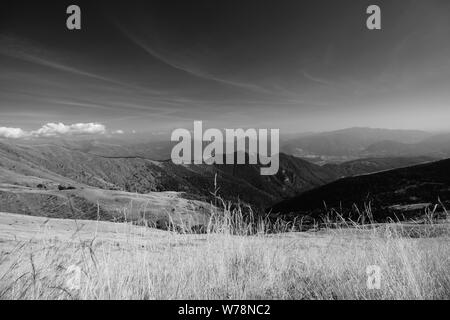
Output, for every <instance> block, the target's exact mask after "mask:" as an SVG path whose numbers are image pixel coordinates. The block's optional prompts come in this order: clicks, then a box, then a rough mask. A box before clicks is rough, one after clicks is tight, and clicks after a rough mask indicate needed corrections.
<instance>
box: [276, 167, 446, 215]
mask: <svg viewBox="0 0 450 320" xmlns="http://www.w3.org/2000/svg"><path fill="white" fill-rule="evenodd" d="M449 172H450V159H449V160H441V161H437V162H432V163H426V164H421V165H416V166H412V167H407V168H401V169H395V170H390V171H384V172H380V173H375V174H369V175H361V176H355V177H348V178H343V179H340V180H337V181H335V182H332V183H330V184H327V185H324V186H321V187H318V188H316V189H313V190H310V191H306V192H304V193H302V194H300V195H299V196H297V197H294V198H292V199H289V200H286V201H282V202H280V203H278V204H277V205H275V206H273V207H272V208H271V211H272V212H273V213H281V214H291V215H292V216H303V215H309V216H311V217H319V216H320V215H321V214H323V213H324V211H326V210H324V209H325V207H326V208H327V210H330V209H331V208H334V209H336V210H337V211H338V212H340V213H341V214H343V215H346V216H352V215H355V214H357V212H355V206H354V205H356V206H357V207H359V208H361V209H362V208H364V205H365V204H368V203H369V202H370V203H371V207H372V214H373V217H374V219H375V220H376V221H385V219H386V218H388V217H394V218H395V217H401V216H405V218H411V217H412V215H413V214H414V213H421V214H423V212H424V208H426V207H429V206H432V205H434V204H439V203H440V202H439V201H438V200H439V199H440V200H441V201H442V203H443V204H444V205H446V206H449V204H450V174H449ZM449 207H450V206H449ZM441 209H442V208H441ZM408 215H409V216H408Z"/></svg>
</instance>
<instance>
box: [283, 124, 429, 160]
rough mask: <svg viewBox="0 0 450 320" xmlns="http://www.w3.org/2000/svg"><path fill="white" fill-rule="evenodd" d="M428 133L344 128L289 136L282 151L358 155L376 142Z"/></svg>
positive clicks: (404, 140) (421, 136) (406, 140)
mask: <svg viewBox="0 0 450 320" xmlns="http://www.w3.org/2000/svg"><path fill="white" fill-rule="evenodd" d="M430 136H431V134H430V133H427V132H424V131H417V130H389V129H373V128H359V127H358V128H348V129H343V130H337V131H331V132H323V133H317V134H311V135H308V136H305V137H300V138H295V139H290V140H288V141H286V142H285V143H284V144H283V146H282V151H283V152H286V153H288V154H292V155H295V156H299V157H312V156H327V157H332V156H334V157H352V156H358V157H359V156H360V153H361V151H363V150H364V149H366V148H367V147H369V146H370V145H372V144H374V143H377V142H380V141H385V140H390V141H395V142H400V143H416V142H419V141H422V140H423V139H426V138H428V137H430Z"/></svg>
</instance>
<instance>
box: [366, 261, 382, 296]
mask: <svg viewBox="0 0 450 320" xmlns="http://www.w3.org/2000/svg"><path fill="white" fill-rule="evenodd" d="M366 274H367V281H366V285H367V289H369V290H375V289H376V290H379V289H381V268H380V267H379V266H377V265H373V266H368V267H367V268H366Z"/></svg>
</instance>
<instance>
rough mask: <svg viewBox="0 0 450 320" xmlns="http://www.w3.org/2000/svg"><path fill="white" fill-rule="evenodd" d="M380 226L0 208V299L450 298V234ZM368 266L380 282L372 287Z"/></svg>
mask: <svg viewBox="0 0 450 320" xmlns="http://www.w3.org/2000/svg"><path fill="white" fill-rule="evenodd" d="M383 230H385V231H381V230H380V229H373V230H371V231H369V230H362V229H340V230H325V231H322V232H316V233H284V234H278V235H271V236H269V235H262V234H261V235H258V236H253V237H240V236H232V235H229V234H227V233H213V234H206V235H192V234H187V235H180V234H175V233H171V232H164V231H157V230H154V229H149V228H142V227H135V226H131V225H128V224H123V223H122V224H117V223H108V222H87V221H84V222H75V221H69V220H55V219H50V220H46V219H45V218H39V217H27V216H21V215H12V214H0V299H449V298H450V260H449V258H448V257H449V256H450V246H449V245H448V243H449V242H448V240H449V238H448V235H447V236H439V237H435V238H418V239H411V238H405V237H399V236H398V234H397V233H396V232H395V231H393V230H395V228H388V231H386V229H383ZM71 265H75V266H78V267H80V268H81V270H82V276H81V282H80V288H79V289H74V290H71V289H69V288H68V287H67V280H68V278H69V277H70V275H68V274H67V269H68V268H69V266H71ZM370 265H378V266H380V268H381V272H382V278H381V279H382V280H381V289H380V290H369V289H368V288H367V286H366V280H367V275H366V268H367V266H370Z"/></svg>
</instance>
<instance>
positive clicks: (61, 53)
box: [0, 0, 450, 137]
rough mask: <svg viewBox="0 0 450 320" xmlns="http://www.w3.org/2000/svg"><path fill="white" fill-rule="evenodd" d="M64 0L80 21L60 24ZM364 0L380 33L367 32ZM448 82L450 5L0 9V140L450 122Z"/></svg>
mask: <svg viewBox="0 0 450 320" xmlns="http://www.w3.org/2000/svg"><path fill="white" fill-rule="evenodd" d="M71 4H77V5H79V6H80V8H81V21H82V29H81V30H76V31H73V30H68V29H67V28H66V19H67V17H68V15H67V14H66V8H67V7H68V6H69V5H71ZM371 4H376V5H378V6H380V8H381V19H382V20H381V21H382V29H381V30H368V29H367V28H366V19H367V18H368V15H367V14H366V8H367V7H368V6H369V5H371ZM449 89H450V1H447V0H442V1H435V0H427V1H425V0H420V1H413V0H402V1H365V0H353V1H352V0H340V1H331V0H330V1H323V0H314V1H312V0H311V1H300V0H293V1H280V0H277V1H256V0H252V1H250V0H245V1H244V0H240V1H236V0H227V1H218V0H217V1H211V0H207V1H201V0H195V1H171V0H164V1H149V0H147V1H132V0H128V1H120V0H119V1H104V0H98V1H76V0H72V1H65V0H59V1H48V0H47V1H44V0H42V1H31V0H30V1H21V0H16V1H9V0H7V1H2V4H1V10H0V135H2V134H3V136H6V135H7V134H9V136H10V137H19V136H24V135H28V136H30V135H43V134H49V133H54V132H57V133H78V132H88V133H94V134H96V133H99V134H104V133H105V132H106V131H107V132H109V133H117V134H122V133H132V132H149V133H152V134H158V133H164V132H166V131H169V130H172V129H174V128H188V129H189V128H192V126H193V121H194V120H201V121H203V122H204V123H205V126H208V127H215V128H239V127H245V128H279V129H280V131H281V133H292V132H306V131H330V130H335V129H341V128H346V127H354V126H360V127H361V126H368V127H377V128H396V129H422V130H432V131H437V130H447V129H450V128H449V126H450V125H449V124H450V90H449ZM12 128H14V130H15V131H11V130H12ZM2 132H3V133H2Z"/></svg>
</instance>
